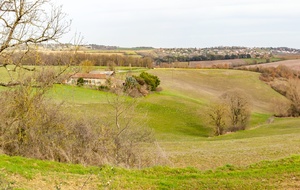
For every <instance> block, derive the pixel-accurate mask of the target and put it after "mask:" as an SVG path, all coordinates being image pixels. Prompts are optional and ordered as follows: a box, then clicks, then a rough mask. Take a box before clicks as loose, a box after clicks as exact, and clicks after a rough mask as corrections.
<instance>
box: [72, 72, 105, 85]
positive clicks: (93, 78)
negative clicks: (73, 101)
mask: <svg viewBox="0 0 300 190" xmlns="http://www.w3.org/2000/svg"><path fill="white" fill-rule="evenodd" d="M79 78H82V79H83V81H84V85H90V86H101V85H105V84H106V80H107V79H108V76H107V75H105V74H92V73H76V74H74V75H71V76H70V78H69V79H68V80H67V81H66V84H71V85H76V84H77V80H78V79H79Z"/></svg>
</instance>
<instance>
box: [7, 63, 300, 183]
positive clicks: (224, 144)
mask: <svg viewBox="0 0 300 190" xmlns="http://www.w3.org/2000/svg"><path fill="white" fill-rule="evenodd" d="M137 72H139V71H137ZM147 72H149V73H151V74H154V75H157V76H158V77H159V78H160V79H161V85H160V86H161V88H162V91H160V92H155V93H153V94H150V95H148V96H147V97H143V98H138V101H137V102H138V104H137V108H136V112H135V113H134V115H133V116H134V120H135V121H136V122H139V123H140V124H141V125H145V126H147V127H149V128H152V129H153V130H154V133H155V137H156V143H155V145H156V146H157V148H158V153H159V154H160V155H161V156H162V157H163V159H164V163H165V165H167V166H168V167H172V168H186V167H193V168H197V169H169V168H150V169H146V170H141V171H140V170H138V171H135V170H130V171H128V170H123V169H111V170H110V169H109V168H111V167H108V166H107V167H104V168H102V169H97V168H82V166H73V165H61V164H58V163H52V162H51V163H49V162H39V161H30V160H25V159H23V158H8V157H5V156H2V160H6V161H4V162H3V163H2V166H1V168H3V170H2V176H3V180H4V181H5V180H6V182H7V181H12V182H15V183H16V184H18V185H19V184H24V186H22V185H20V186H15V187H20V188H21V187H22V188H25V189H26V188H27V189H31V188H32V187H33V186H34V185H39V186H40V187H46V188H48V187H49V188H51V187H54V186H55V187H56V188H58V187H64V188H63V189H67V187H76V188H78V187H81V186H83V185H84V184H86V187H92V188H94V187H98V188H100V189H101V188H103V186H105V185H107V183H108V182H109V183H111V184H112V186H111V187H112V188H116V189H124V188H125V189H126V188H128V189H139V188H154V189H155V188H174V189H180V188H181V187H185V188H192V187H202V186H201V185H203V188H205V187H204V185H205V184H207V185H208V187H207V188H209V189H214V188H218V187H224V188H226V187H231V188H238V187H245V188H247V187H248V188H249V187H252V186H251V185H254V186H255V187H270V188H271V187H274V186H272V185H276V186H278V187H281V188H283V189H284V188H285V187H292V188H293V187H298V185H299V184H298V181H296V179H298V178H299V175H300V174H299V172H298V170H296V169H294V167H296V164H297V163H298V162H297V160H299V158H298V157H293V158H292V160H291V161H290V159H286V160H282V161H278V162H270V163H265V164H266V165H264V163H263V164H262V165H261V164H258V165H253V164H255V163H258V162H260V161H263V160H278V159H282V158H286V157H290V156H291V155H295V154H300V141H299V134H300V130H299V126H300V120H299V119H297V118H275V120H274V122H273V123H267V120H268V118H269V117H270V116H271V115H272V113H273V107H274V104H275V105H276V103H278V102H281V101H287V100H286V99H285V98H284V97H283V96H281V95H280V94H278V93H277V92H275V91H274V90H272V89H271V88H270V87H269V86H268V85H266V84H265V83H263V82H262V81H260V80H259V74H258V73H254V72H248V71H239V70H214V69H201V70H200V69H198V70H197V69H153V70H148V71H147ZM2 89H4V88H2ZM231 89H239V90H241V91H243V92H244V93H245V94H247V96H248V99H249V101H250V102H251V104H252V111H253V112H252V116H251V120H250V126H249V128H248V129H247V130H245V131H240V132H236V133H231V134H226V135H223V136H219V137H212V135H211V134H212V129H211V128H210V127H209V125H208V122H207V121H206V116H205V115H206V112H205V110H206V107H207V106H208V105H210V103H212V102H214V101H216V100H217V98H218V97H219V96H220V95H221V94H222V93H224V92H225V91H227V90H231ZM112 96H113V95H112V94H110V93H106V92H101V91H97V90H92V89H86V88H80V87H72V86H65V85H56V86H55V87H54V88H53V89H52V91H51V92H50V93H49V94H48V97H50V98H51V99H52V100H54V101H56V102H61V101H63V102H64V104H63V105H64V107H65V109H66V111H68V112H69V113H72V114H75V115H81V116H82V115H84V116H85V117H87V118H89V117H91V116H97V117H98V118H100V119H102V120H105V119H109V116H110V114H111V107H110V106H109V104H108V100H109V99H110V98H111V97H112ZM10 159H12V160H10ZM153 159H157V158H153ZM18 160H19V161H18ZM289 161H290V162H289ZM12 162H13V163H15V165H11V164H10V163H12ZM31 162H32V163H31ZM18 163H20V164H26V167H21V166H20V165H18ZM27 164H28V165H27ZM31 164H33V165H31ZM273 164H274V165H276V166H278V164H280V165H282V167H280V168H278V170H277V169H276V170H274V168H275V166H274V167H273ZM285 164H287V165H285ZM43 165H45V167H42V166H43ZM49 165H53V167H54V168H56V169H55V171H54V170H53V169H51V167H50V166H49ZM224 165H227V166H226V167H223V169H221V171H220V173H218V172H216V173H211V172H207V173H204V174H203V173H202V172H200V171H199V170H198V169H200V170H215V169H217V168H219V167H222V166H224ZM231 165H234V166H235V167H232V166H231ZM249 165H252V166H249ZM40 166H41V167H40ZM10 167H11V168H10ZM74 167H75V168H74ZM77 167H78V168H77ZM268 167H270V172H269V173H263V174H259V172H258V171H260V170H262V169H264V170H265V169H266V168H268ZM18 168H21V169H22V168H23V169H22V171H19V170H18ZM39 168H41V169H39ZM112 168H113V167H112ZM68 170H74V171H72V172H70V173H71V174H70V173H68V172H67V171H68ZM223 170H225V171H224V172H223ZM231 170H233V171H232V172H231ZM101 172H104V174H103V173H101ZM106 172H107V173H106ZM90 173H91V175H90ZM251 173H253V177H252V178H249V179H248V181H247V182H245V183H238V181H240V180H241V179H243V180H244V179H245V176H247V177H248V175H249V174H251ZM251 175H252V174H251ZM56 176H57V177H56ZM62 176H65V177H62ZM138 176H142V177H138ZM162 176H168V177H165V178H161V177H162ZM178 176H184V177H183V178H180V177H178ZM228 176H231V177H228ZM279 176H284V177H282V178H280V177H279ZM262 178H264V179H266V180H267V181H268V180H270V179H273V180H275V181H277V179H278V180H279V178H280V180H281V181H280V182H278V183H277V182H276V183H275V181H274V184H273V183H264V184H263V185H262V186H260V185H261V179H262ZM191 179H195V180H192V181H191ZM200 179H202V181H201V180H200ZM212 179H215V181H214V182H215V183H213V182H212V183H208V182H209V181H211V180H212ZM158 184H159V185H158ZM287 184H288V185H287ZM43 185H45V186H43ZM90 185H91V186H90ZM181 185H183V186H181ZM290 185H291V186H290ZM50 186H51V187H50Z"/></svg>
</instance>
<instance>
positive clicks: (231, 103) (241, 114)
mask: <svg viewBox="0 0 300 190" xmlns="http://www.w3.org/2000/svg"><path fill="white" fill-rule="evenodd" d="M221 98H222V99H223V100H224V102H225V104H227V106H228V117H229V119H230V126H229V130H230V131H237V130H245V129H246V126H247V124H248V121H249V118H250V109H249V107H250V105H249V102H248V100H247V99H248V98H247V95H246V94H244V93H242V92H240V91H237V90H234V91H228V92H226V93H224V94H223V95H222V96H221Z"/></svg>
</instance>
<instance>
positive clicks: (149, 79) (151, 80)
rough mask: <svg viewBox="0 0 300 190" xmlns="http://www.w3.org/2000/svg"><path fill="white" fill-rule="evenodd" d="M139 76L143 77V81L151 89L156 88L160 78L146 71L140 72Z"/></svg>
mask: <svg viewBox="0 0 300 190" xmlns="http://www.w3.org/2000/svg"><path fill="white" fill-rule="evenodd" d="M140 77H141V78H142V79H144V81H145V83H146V84H147V85H148V86H150V90H151V91H155V90H156V88H157V87H158V86H159V84H160V80H159V78H158V77H157V76H155V75H151V74H149V73H146V72H142V73H141V74H140Z"/></svg>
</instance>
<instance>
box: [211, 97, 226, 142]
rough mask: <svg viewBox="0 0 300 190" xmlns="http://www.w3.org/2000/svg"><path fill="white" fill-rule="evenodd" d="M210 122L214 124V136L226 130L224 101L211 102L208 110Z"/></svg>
mask: <svg viewBox="0 0 300 190" xmlns="http://www.w3.org/2000/svg"><path fill="white" fill-rule="evenodd" d="M208 116H209V121H210V123H211V124H212V125H213V126H214V134H215V135H216V136H219V135H223V134H224V133H225V132H226V118H227V106H226V105H225V104H224V103H219V104H213V105H212V106H211V107H210V108H209V110H208Z"/></svg>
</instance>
